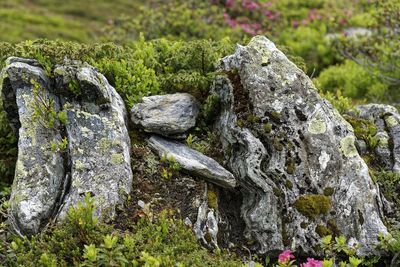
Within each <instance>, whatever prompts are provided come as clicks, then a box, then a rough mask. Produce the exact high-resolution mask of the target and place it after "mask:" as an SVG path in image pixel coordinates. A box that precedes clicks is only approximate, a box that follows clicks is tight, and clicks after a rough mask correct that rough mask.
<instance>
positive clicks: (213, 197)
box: [207, 188, 218, 210]
mask: <svg viewBox="0 0 400 267" xmlns="http://www.w3.org/2000/svg"><path fill="white" fill-rule="evenodd" d="M207 203H208V206H209V207H210V208H213V209H214V210H218V196H217V192H215V190H214V189H213V188H208V191H207Z"/></svg>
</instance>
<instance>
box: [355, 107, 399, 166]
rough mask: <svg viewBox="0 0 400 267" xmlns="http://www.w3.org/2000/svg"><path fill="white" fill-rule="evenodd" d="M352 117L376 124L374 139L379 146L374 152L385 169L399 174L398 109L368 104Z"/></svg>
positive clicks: (356, 111) (358, 109)
mask: <svg viewBox="0 0 400 267" xmlns="http://www.w3.org/2000/svg"><path fill="white" fill-rule="evenodd" d="M351 115H352V116H355V117H359V118H362V119H364V120H368V121H370V122H372V123H374V124H375V126H376V128H377V133H376V135H375V136H374V138H375V140H376V141H377V145H376V147H375V148H374V152H375V154H376V155H377V157H378V159H379V162H380V163H381V164H382V167H383V168H384V169H386V170H387V171H393V172H396V173H399V172H400V114H399V113H398V111H397V109H396V108H395V107H393V106H390V105H385V104H366V105H360V106H357V107H356V108H355V112H351ZM389 144H392V146H390V145H389Z"/></svg>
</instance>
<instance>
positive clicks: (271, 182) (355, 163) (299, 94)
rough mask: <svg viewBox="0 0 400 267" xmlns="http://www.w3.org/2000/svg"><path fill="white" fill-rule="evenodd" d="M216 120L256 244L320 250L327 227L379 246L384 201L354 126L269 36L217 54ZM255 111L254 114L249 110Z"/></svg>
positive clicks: (265, 248) (369, 247)
mask: <svg viewBox="0 0 400 267" xmlns="http://www.w3.org/2000/svg"><path fill="white" fill-rule="evenodd" d="M221 71H224V72H225V73H226V77H219V78H217V79H216V81H215V84H214V89H213V92H214V93H215V94H216V95H217V96H219V98H220V100H221V110H222V111H221V114H220V116H219V117H218V118H217V121H216V124H215V129H216V130H217V131H218V132H219V134H220V136H221V141H222V143H223V145H224V148H225V151H227V153H226V156H227V157H228V158H229V167H230V168H231V170H232V172H233V173H234V175H235V177H236V179H237V180H238V184H239V187H240V188H241V192H242V194H243V204H242V208H241V209H242V217H243V219H244V221H245V223H246V231H245V235H246V237H247V238H248V239H250V240H254V241H255V243H256V245H257V246H256V247H255V249H256V250H257V251H258V252H260V253H266V252H269V251H276V250H282V249H284V248H287V247H291V248H292V249H295V250H296V251H303V252H304V253H307V255H309V254H313V255H315V254H318V251H315V250H314V248H315V245H317V244H319V242H320V239H321V236H320V235H322V234H323V232H324V231H321V230H327V231H328V232H330V233H332V234H343V235H345V236H346V237H348V238H349V239H350V241H351V242H358V243H359V245H360V249H359V252H360V253H366V254H368V253H375V252H376V250H375V245H376V242H377V236H378V234H379V233H383V234H385V233H387V229H386V227H385V225H384V224H383V222H382V218H381V214H382V213H381V207H382V202H381V200H380V198H379V194H378V193H377V188H376V187H375V185H374V183H373V182H372V180H371V177H370V176H369V173H368V167H367V165H366V164H365V162H364V161H363V160H362V158H361V157H360V155H359V154H358V152H357V149H356V147H355V144H354V142H355V136H354V133H353V129H352V127H351V126H350V125H349V124H348V123H347V122H346V121H345V120H344V119H343V118H342V117H341V115H340V114H339V113H338V112H337V111H336V110H335V109H334V108H333V107H332V105H331V104H330V103H329V102H327V101H326V100H324V99H323V98H322V97H321V96H319V94H318V93H317V91H316V89H315V87H314V85H313V84H312V82H311V80H310V79H309V78H308V77H307V75H306V74H304V73H303V72H302V71H301V70H300V69H299V68H297V67H296V66H295V65H294V64H293V63H292V62H290V61H289V60H288V59H287V57H286V56H285V55H284V54H283V53H282V52H281V51H279V50H278V49H277V48H276V47H275V45H274V44H273V43H272V42H271V41H269V40H268V39H267V38H265V37H261V36H258V37H254V38H253V39H252V40H251V42H250V43H249V44H248V45H247V46H238V47H237V49H236V52H235V53H234V54H233V55H231V56H228V57H226V58H224V59H222V61H221ZM249 118H255V119H252V120H249Z"/></svg>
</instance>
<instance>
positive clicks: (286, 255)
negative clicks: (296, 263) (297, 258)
mask: <svg viewBox="0 0 400 267" xmlns="http://www.w3.org/2000/svg"><path fill="white" fill-rule="evenodd" d="M291 259H294V256H293V252H292V251H291V250H285V251H283V252H282V253H281V254H279V257H278V261H279V262H280V263H288V262H289V261H290V260H291ZM306 267H309V266H306Z"/></svg>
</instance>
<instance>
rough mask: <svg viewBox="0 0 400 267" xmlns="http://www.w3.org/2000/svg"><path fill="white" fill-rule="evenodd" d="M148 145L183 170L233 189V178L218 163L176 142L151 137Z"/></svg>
mask: <svg viewBox="0 0 400 267" xmlns="http://www.w3.org/2000/svg"><path fill="white" fill-rule="evenodd" d="M148 143H149V145H150V147H151V148H152V149H153V150H154V151H156V152H157V154H158V155H159V156H160V157H163V156H165V157H167V158H170V157H173V159H174V160H175V161H176V162H177V163H179V165H180V166H181V167H182V169H183V170H185V171H187V172H189V173H192V174H193V175H195V176H197V177H199V178H203V179H205V180H207V181H209V182H211V183H214V184H217V185H219V186H221V187H224V188H228V189H233V188H234V187H235V186H236V180H235V177H234V176H233V175H232V173H230V172H229V171H227V170H226V169H225V168H224V167H222V166H221V165H220V164H219V163H218V162H216V161H215V160H213V159H212V158H209V157H207V156H205V155H203V154H201V153H200V152H198V151H196V150H193V149H191V148H189V147H188V146H186V145H184V144H182V143H179V142H177V141H172V140H167V139H165V138H162V137H160V136H156V135H154V136H152V137H150V138H149V140H148Z"/></svg>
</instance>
